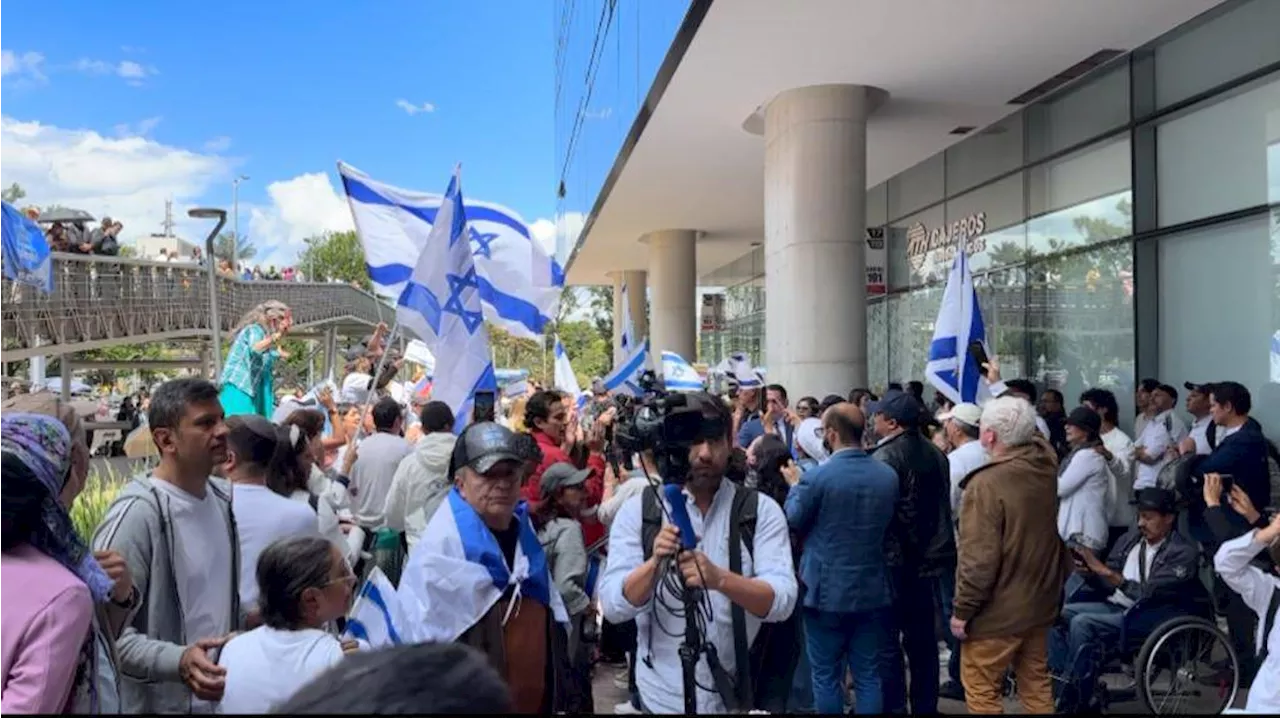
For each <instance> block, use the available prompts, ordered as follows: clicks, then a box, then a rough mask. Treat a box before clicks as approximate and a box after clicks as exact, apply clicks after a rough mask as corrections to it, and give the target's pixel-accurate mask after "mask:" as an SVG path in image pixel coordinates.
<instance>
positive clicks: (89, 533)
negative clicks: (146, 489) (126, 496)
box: [71, 465, 129, 542]
mask: <svg viewBox="0 0 1280 718" xmlns="http://www.w3.org/2000/svg"><path fill="white" fill-rule="evenodd" d="M128 480H129V475H127V474H120V473H117V472H116V471H115V470H114V469H113V468H112V467H111V466H109V465H107V466H103V467H102V468H101V469H99V468H98V467H94V468H92V469H90V471H89V476H88V478H87V479H86V480H85V486H84V491H81V492H80V495H79V496H77V497H76V502H75V503H74V504H72V506H71V522H72V523H73V524H74V525H75V527H76V533H78V534H80V537H81V538H83V539H84V540H85V541H86V542H87V541H90V540H92V539H93V532H94V531H96V530H97V528H98V525H99V524H101V523H102V519H103V518H105V517H106V515H107V509H108V508H110V507H111V502H112V501H114V500H115V498H116V494H118V493H120V487H121V486H124V484H125V482H126V481H128Z"/></svg>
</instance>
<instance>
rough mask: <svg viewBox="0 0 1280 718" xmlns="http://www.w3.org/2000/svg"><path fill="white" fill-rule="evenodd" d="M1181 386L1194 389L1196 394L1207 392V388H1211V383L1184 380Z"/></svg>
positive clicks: (1188, 389) (1189, 389) (1190, 389)
mask: <svg viewBox="0 0 1280 718" xmlns="http://www.w3.org/2000/svg"><path fill="white" fill-rule="evenodd" d="M1182 388H1183V389H1186V390H1187V391H1194V392H1196V393H1198V394H1208V393H1209V390H1210V389H1212V388H1213V385H1212V384H1210V383H1209V382H1207V381H1206V382H1204V383H1203V384H1196V383H1195V382H1190V381H1184V382H1182Z"/></svg>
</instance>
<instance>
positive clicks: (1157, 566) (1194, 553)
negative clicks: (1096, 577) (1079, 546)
mask: <svg viewBox="0 0 1280 718" xmlns="http://www.w3.org/2000/svg"><path fill="white" fill-rule="evenodd" d="M1142 540H1143V538H1142V532H1140V531H1139V530H1138V529H1137V527H1134V528H1131V529H1129V531H1128V533H1126V534H1125V535H1123V536H1121V537H1120V539H1119V540H1118V541H1116V543H1115V546H1112V547H1111V552H1110V553H1108V554H1107V562H1106V563H1107V568H1109V569H1111V570H1112V571H1116V572H1118V573H1124V564H1125V562H1126V561H1128V560H1129V552H1130V551H1131V550H1133V547H1134V546H1137V545H1138V542H1139V541H1142ZM1147 561H1148V563H1147V566H1148V568H1147V581H1146V583H1139V582H1138V581H1125V582H1124V583H1122V584H1120V591H1121V592H1122V593H1124V595H1126V596H1128V597H1129V598H1131V599H1133V600H1134V601H1140V600H1146V601H1151V602H1155V603H1159V604H1168V603H1174V604H1180V605H1185V604H1186V603H1189V602H1195V601H1197V600H1203V599H1206V598H1207V596H1208V591H1207V589H1206V588H1205V586H1204V584H1203V583H1202V582H1201V581H1200V573H1199V571H1200V549H1199V548H1198V547H1197V546H1196V545H1195V543H1193V542H1192V541H1190V540H1189V539H1187V538H1186V537H1184V536H1183V535H1182V534H1180V533H1178V532H1177V531H1173V532H1172V533H1170V534H1169V537H1168V538H1167V539H1165V542H1164V543H1163V544H1161V545H1160V548H1159V549H1157V550H1156V552H1155V555H1154V556H1151V555H1148V557H1147Z"/></svg>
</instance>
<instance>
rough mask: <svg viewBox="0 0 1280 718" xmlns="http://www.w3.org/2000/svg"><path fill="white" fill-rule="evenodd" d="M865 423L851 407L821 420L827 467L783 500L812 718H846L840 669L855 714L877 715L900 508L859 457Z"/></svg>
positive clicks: (884, 471) (880, 466)
mask: <svg viewBox="0 0 1280 718" xmlns="http://www.w3.org/2000/svg"><path fill="white" fill-rule="evenodd" d="M865 429H866V418H865V417H864V416H863V414H862V410H861V409H859V408H858V406H857V405H856V404H850V403H848V402H845V403H841V404H836V405H834V406H832V407H831V408H829V409H827V411H826V413H824V414H823V415H822V434H823V436H822V440H823V444H824V445H825V446H826V447H827V448H828V449H829V450H830V451H831V458H829V459H827V461H826V462H825V463H823V464H821V465H819V466H818V467H817V468H814V469H810V470H809V471H807V472H805V473H804V474H803V475H802V476H800V477H799V481H798V482H797V483H796V484H795V485H794V486H793V487H792V489H791V492H790V493H789V494H788V495H787V505H786V510H787V522H788V523H789V524H790V525H791V530H792V531H793V532H794V533H795V537H796V540H798V541H800V542H801V543H802V545H803V546H804V550H803V552H802V553H801V555H800V580H801V583H802V584H803V585H804V586H805V587H806V592H805V594H804V595H803V597H802V604H801V605H802V606H803V611H804V632H805V643H806V648H807V651H808V655H809V663H810V665H811V666H812V667H813V704H814V710H815V711H816V712H818V713H843V712H844V691H843V688H842V685H841V684H842V682H843V678H844V670H845V666H846V665H847V666H849V669H850V671H851V672H852V673H853V683H854V695H855V696H856V698H857V704H856V706H855V712H857V713H881V712H883V702H882V698H883V695H882V691H881V685H880V673H879V671H878V670H877V666H878V658H877V656H878V655H879V654H880V653H881V652H882V649H883V648H884V647H885V645H886V644H887V642H888V641H889V640H890V639H889V626H891V625H892V622H893V615H892V613H891V609H890V606H891V603H892V596H891V590H890V583H889V568H888V566H887V565H886V563H885V554H884V537H885V532H886V531H887V530H888V528H889V522H890V520H891V519H892V517H893V512H894V506H895V505H896V504H897V501H898V475H897V474H896V473H895V472H894V470H893V469H891V468H889V467H888V466H887V465H885V464H884V463H882V462H880V461H877V460H875V459H873V458H871V457H870V456H869V455H867V453H866V452H865V451H863V450H862V433H863V431H864V430H865Z"/></svg>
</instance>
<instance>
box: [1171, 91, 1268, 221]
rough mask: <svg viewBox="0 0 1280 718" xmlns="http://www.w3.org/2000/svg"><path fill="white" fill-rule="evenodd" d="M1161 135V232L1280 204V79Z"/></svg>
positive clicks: (1190, 114) (1194, 113) (1215, 104)
mask: <svg viewBox="0 0 1280 718" xmlns="http://www.w3.org/2000/svg"><path fill="white" fill-rule="evenodd" d="M1157 132H1158V134H1157V153H1158V160H1159V167H1158V176H1159V182H1160V184H1159V192H1160V203H1159V214H1160V224H1161V225H1162V226H1169V225H1173V224H1179V223H1182V222H1186V221H1189V220H1193V219H1198V218H1200V217H1209V216H1213V215H1216V214H1222V213H1224V212H1230V211H1232V210H1237V209H1242V208H1245V207H1255V206H1258V205H1262V204H1267V203H1270V202H1277V201H1280V166H1278V165H1280V149H1277V148H1278V147H1280V74H1272V75H1269V76H1267V77H1266V78H1264V79H1262V80H1260V81H1259V82H1257V83H1251V84H1250V85H1247V86H1245V87H1243V88H1240V89H1239V90H1237V91H1235V92H1233V93H1231V94H1229V95H1226V96H1225V97H1224V98H1219V99H1215V100H1213V101H1212V102H1210V103H1208V104H1206V105H1203V106H1196V107H1194V108H1192V109H1191V110H1189V111H1187V112H1186V113H1183V114H1180V115H1178V116H1177V117H1176V118H1174V119H1172V120H1169V121H1167V122H1165V123H1163V124H1161V125H1160V126H1159V128H1158V130H1157Z"/></svg>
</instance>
